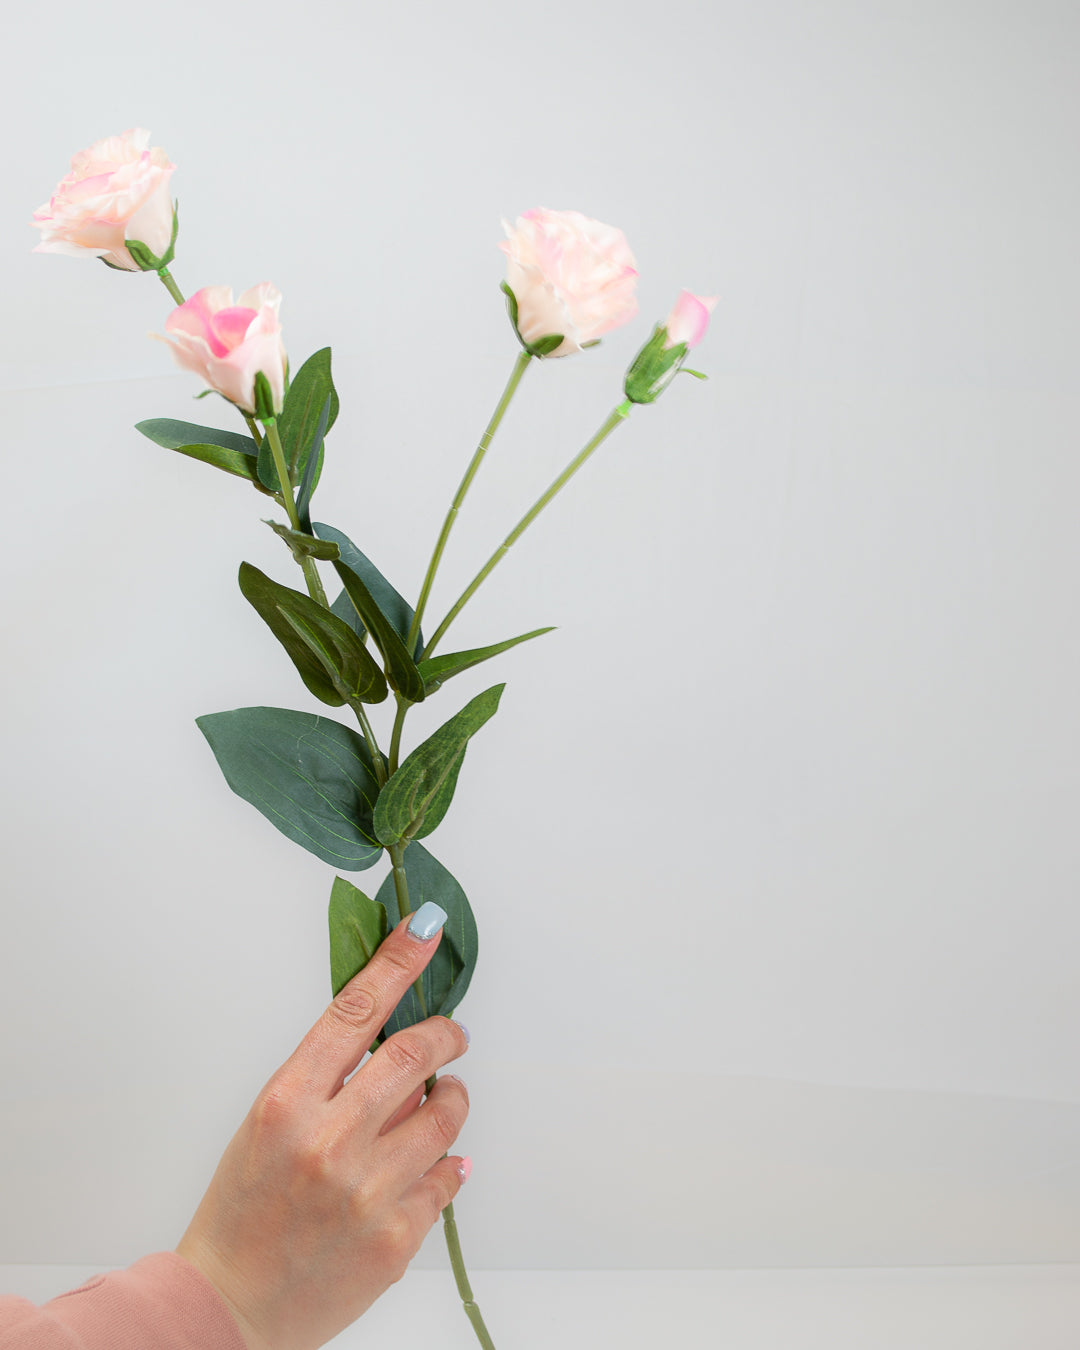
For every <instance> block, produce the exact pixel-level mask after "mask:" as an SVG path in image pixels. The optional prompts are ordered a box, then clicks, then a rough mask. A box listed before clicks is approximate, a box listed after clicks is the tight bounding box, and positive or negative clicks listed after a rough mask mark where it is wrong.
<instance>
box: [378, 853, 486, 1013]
mask: <svg viewBox="0 0 1080 1350" xmlns="http://www.w3.org/2000/svg"><path fill="white" fill-rule="evenodd" d="M404 866H405V880H406V882H407V883H408V887H409V906H410V908H411V909H412V910H413V911H414V912H415V911H416V910H418V909H419V908H420V906H421V905H422V904H423V903H424V902H425V901H426V900H434V902H435V903H436V904H437V905H440V906H441V907H442V908H443V909H444V910H445V911H446V916H447V917H446V923H445V924H444V925H443V930H442V931H443V936H442V941H441V942H440V943H439V945H438V947H437V948H436V951H435V955H434V956H433V957H432V958H431V960H430V961H429V962H428V964H427V965H426V966H425V967H424V970H423V973H422V974H421V976H420V983H421V987H422V989H423V991H424V1008H423V1010H421V1007H420V1004H419V1001H418V1000H417V997H416V990H415V989H414V988H413V987H412V986H411V985H410V986H409V989H408V992H407V993H406V994H405V996H404V997H403V998H402V1000H401V1002H400V1003H399V1004H398V1005H397V1007H396V1008H395V1010H394V1013H393V1015H392V1016H391V1017H390V1019H389V1020H388V1021H387V1023H386V1026H385V1031H386V1034H387V1035H391V1034H392V1033H393V1032H395V1031H401V1030H402V1029H403V1028H405V1027H411V1026H415V1025H416V1023H417V1022H420V1021H422V1020H423V1017H424V1014H425V1013H426V1014H427V1016H428V1017H435V1016H440V1017H451V1016H452V1015H453V1013H454V1010H455V1009H456V1008H457V1007H458V1005H459V1004H460V1003H461V1000H462V999H463V998H464V997H465V992H466V990H467V989H468V987H469V981H470V980H471V979H472V976H473V971H474V970H475V969H476V957H477V951H478V941H477V932H476V919H475V918H474V917H473V912H472V907H471V906H470V904H469V901H468V898H467V897H466V895H465V892H464V891H463V890H462V889H461V886H460V884H459V883H458V882H457V881H456V880H455V878H454V877H453V876H451V874H450V873H449V872H448V871H447V869H446V868H445V867H444V866H443V865H442V863H441V862H439V860H438V859H437V858H435V857H433V856H432V855H431V854H430V853H429V852H428V851H427V849H426V848H424V846H423V845H422V844H417V843H412V844H410V845H409V846H408V848H407V849H406V850H405V856H404ZM375 898H376V901H377V902H379V903H381V904H383V905H385V906H386V919H387V926H388V928H390V929H393V928H395V927H396V926H397V925H398V924H399V923H400V922H401V918H402V915H401V911H400V910H399V909H398V902H397V891H396V890H395V887H394V874H393V872H391V873H390V874H389V876H387V878H386V879H385V880H384V881H383V883H382V885H381V886H380V887H379V889H378V891H377V892H376V896H375Z"/></svg>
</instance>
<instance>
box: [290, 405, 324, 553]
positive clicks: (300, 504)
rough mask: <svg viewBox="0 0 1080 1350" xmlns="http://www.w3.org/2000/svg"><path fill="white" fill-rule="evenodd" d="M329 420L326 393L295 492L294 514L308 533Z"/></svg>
mask: <svg viewBox="0 0 1080 1350" xmlns="http://www.w3.org/2000/svg"><path fill="white" fill-rule="evenodd" d="M329 420H330V395H329V394H327V396H326V402H325V403H324V404H323V406H322V412H321V413H320V414H319V424H318V426H317V427H316V428H315V439H314V440H313V441H312V443H311V452H310V453H309V455H308V457H307V464H305V466H304V475H303V477H302V478H301V480H300V488H299V490H298V491H297V494H296V514H297V517H298V519H299V521H300V528H301V529H303V530H307V532H308V534H310V533H311V514H310V513H311V498H312V495H313V494H314V492H315V482H316V479H317V478H318V475H319V474H320V473H321V472H322V462H323V440H324V438H325V436H326V427H327V424H328V422H329Z"/></svg>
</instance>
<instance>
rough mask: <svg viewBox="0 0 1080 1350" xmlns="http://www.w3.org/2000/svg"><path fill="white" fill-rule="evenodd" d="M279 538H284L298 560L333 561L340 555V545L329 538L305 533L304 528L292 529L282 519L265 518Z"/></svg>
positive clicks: (265, 523)
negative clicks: (318, 537) (317, 537)
mask: <svg viewBox="0 0 1080 1350" xmlns="http://www.w3.org/2000/svg"><path fill="white" fill-rule="evenodd" d="M263 524H264V525H269V526H270V528H271V529H272V530H273V531H274V533H275V534H276V535H277V536H278V538H279V539H284V540H285V542H286V543H287V544H288V546H289V548H290V549H291V550H292V555H293V557H294V558H295V559H296V561H297V562H301V561H302V560H303V559H304V558H318V559H319V561H320V562H333V561H334V559H335V558H337V557H338V546H337V544H332V543H330V542H329V541H327V540H323V539H316V538H315V537H314V535H310V534H304V532H303V531H302V530H290V529H289V527H288V525H282V523H281V521H280V520H265V521H263Z"/></svg>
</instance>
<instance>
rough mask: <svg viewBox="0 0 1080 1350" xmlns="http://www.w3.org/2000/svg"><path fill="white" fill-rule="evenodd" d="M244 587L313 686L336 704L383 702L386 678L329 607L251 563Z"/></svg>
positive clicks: (244, 571) (244, 570) (243, 573)
mask: <svg viewBox="0 0 1080 1350" xmlns="http://www.w3.org/2000/svg"><path fill="white" fill-rule="evenodd" d="M239 580H240V590H241V591H242V592H243V595H244V598H245V599H246V600H247V601H248V602H249V603H250V604H251V606H252V607H253V608H254V609H255V610H256V611H257V613H258V614H259V617H260V618H261V619H262V620H263V621H264V623H265V624H266V626H267V627H268V628H269V629H270V631H271V632H272V633H273V635H274V636H275V637H276V638H277V640H278V641H279V642H280V643H281V645H282V646H283V647H284V648H285V651H286V653H287V654H288V657H289V659H290V661H292V663H293V665H294V666H295V667H296V670H297V673H298V674H299V676H300V678H301V679H302V680H303V681H304V684H305V685H306V686H307V688H308V690H309V691H310V692H311V693H312V694H314V695H315V697H316V698H317V699H319V700H320V701H321V702H323V703H328V704H329V705H330V706H331V707H334V708H336V707H340V706H341V704H343V703H345V702H347V701H349V700H352V699H357V700H359V701H360V702H361V703H381V702H382V701H383V699H385V698H386V694H387V689H386V681H385V679H384V678H383V674H382V671H381V670H380V669H379V667H378V666H377V665H376V664H375V661H374V659H373V658H372V655H371V653H370V652H369V651H368V649H367V648H366V647H365V646H364V644H363V643H362V642H361V641H360V639H359V638H358V637H357V636H356V634H355V633H354V632H353V631H352V629H351V628H350V627H349V625H348V624H347V623H344V622H342V620H341V619H339V618H337V616H336V615H334V614H331V613H330V611H329V610H327V609H323V607H322V605H320V604H319V603H318V602H317V601H315V600H312V598H311V597H310V596H309V595H304V594H303V592H302V591H294V590H290V588H289V587H288V586H282V585H280V584H279V583H278V582H276V581H272V580H271V579H270V577H268V576H267V575H266V574H265V573H264V572H260V571H259V569H258V568H257V567H253V566H252V565H251V564H250V563H246V562H244V563H241V564H240V577H239Z"/></svg>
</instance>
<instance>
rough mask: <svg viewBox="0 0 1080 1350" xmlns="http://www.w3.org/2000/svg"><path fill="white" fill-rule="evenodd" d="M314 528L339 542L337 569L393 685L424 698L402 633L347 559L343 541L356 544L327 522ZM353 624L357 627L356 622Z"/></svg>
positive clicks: (405, 694)
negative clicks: (339, 555) (326, 524)
mask: <svg viewBox="0 0 1080 1350" xmlns="http://www.w3.org/2000/svg"><path fill="white" fill-rule="evenodd" d="M313 529H314V531H315V533H316V535H317V536H318V537H319V538H320V539H325V540H330V541H331V542H333V543H336V544H337V545H338V549H339V551H340V553H341V557H340V558H339V559H338V560H337V561H336V562H335V563H334V570H335V571H336V572H337V574H338V576H339V577H340V578H341V583H342V585H343V586H344V587H345V593H346V594H347V595H348V597H349V600H350V602H351V603H352V606H353V608H354V609H355V611H356V614H357V616H358V618H359V620H360V622H361V623H362V624H363V625H364V626H365V627H366V629H367V631H368V632H369V633H370V634H371V636H372V638H373V639H374V641H375V645H376V646H377V647H378V649H379V651H380V652H382V655H383V660H384V661H385V662H386V678H387V679H388V680H389V682H390V685H391V687H392V688H394V689H396V690H397V692H398V693H399V694H401V695H402V697H403V698H406V699H408V701H409V702H410V703H421V702H423V699H424V681H423V679H422V678H421V676H420V672H419V671H418V670H417V669H416V663H415V662H414V661H413V659H412V657H410V656H409V653H408V652H407V651H406V650H405V643H404V641H403V640H402V638H401V635H400V634H399V633H398V631H397V629H396V628H395V627H394V624H393V623H392V622H391V621H390V619H388V618H387V616H386V615H385V614H384V613H383V611H382V608H381V607H380V605H379V603H378V601H377V600H376V599H375V596H374V595H373V594H372V593H371V591H370V590H369V588H368V586H367V583H366V582H365V581H364V579H363V578H362V577H361V576H360V575H359V573H357V572H355V571H353V569H352V568H351V567H350V566H349V565H348V563H347V562H345V549H344V547H343V546H342V542H341V541H344V544H345V545H348V547H349V548H352V547H353V546H352V545H351V544H350V543H349V540H348V539H346V538H345V536H344V535H341V534H340V532H339V531H337V530H332V529H329V528H328V527H327V526H325V525H315V526H313ZM391 589H392V588H391ZM394 594H395V595H397V592H396V591H394ZM398 599H399V600H400V599H401V597H400V596H398ZM333 608H334V611H335V612H336V613H337V614H338V615H339V616H340V610H339V609H337V607H336V606H335V607H333ZM353 627H354V631H355V626H353Z"/></svg>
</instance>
